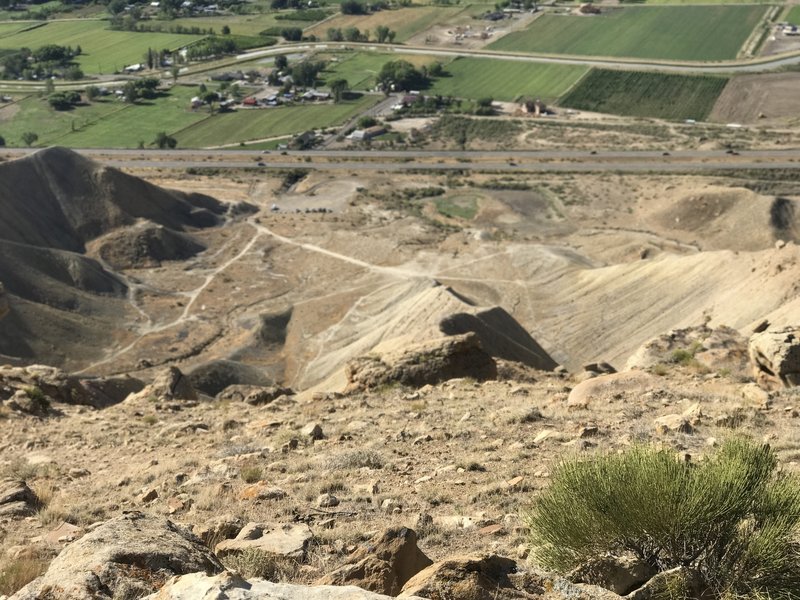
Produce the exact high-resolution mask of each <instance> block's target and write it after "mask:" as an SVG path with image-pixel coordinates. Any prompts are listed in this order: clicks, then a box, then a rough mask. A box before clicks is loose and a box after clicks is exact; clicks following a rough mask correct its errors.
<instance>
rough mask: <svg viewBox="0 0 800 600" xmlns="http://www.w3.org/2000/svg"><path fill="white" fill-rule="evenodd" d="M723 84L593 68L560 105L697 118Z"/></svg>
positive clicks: (722, 80) (715, 80)
mask: <svg viewBox="0 0 800 600" xmlns="http://www.w3.org/2000/svg"><path fill="white" fill-rule="evenodd" d="M727 83H728V79H727V78H724V77H713V76H692V75H677V74H663V73H641V72H636V71H610V70H605V69H593V70H592V71H590V72H589V74H588V75H587V76H586V77H584V78H583V79H582V80H581V81H580V83H579V84H578V85H577V86H576V87H575V88H573V89H572V91H570V92H569V93H568V94H567V95H566V96H564V97H563V98H562V99H561V102H560V104H561V106H564V107H567V108H577V109H580V110H589V111H596V112H606V113H613V114H618V115H626V116H632V117H656V118H661V119H698V120H700V119H705V118H706V117H707V116H708V114H709V113H710V112H711V109H712V108H713V107H714V103H715V102H716V100H717V98H718V97H719V95H720V94H721V93H722V90H723V89H724V88H725V85H726V84H727Z"/></svg>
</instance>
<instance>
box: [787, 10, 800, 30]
mask: <svg viewBox="0 0 800 600" xmlns="http://www.w3.org/2000/svg"><path fill="white" fill-rule="evenodd" d="M786 20H787V21H789V23H791V24H792V25H800V6H793V7H792V9H791V10H790V11H789V15H788V16H787V17H786Z"/></svg>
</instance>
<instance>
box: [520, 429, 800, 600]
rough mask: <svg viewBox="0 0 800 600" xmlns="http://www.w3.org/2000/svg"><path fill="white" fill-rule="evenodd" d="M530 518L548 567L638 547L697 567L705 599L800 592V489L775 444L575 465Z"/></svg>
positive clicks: (650, 453)
mask: <svg viewBox="0 0 800 600" xmlns="http://www.w3.org/2000/svg"><path fill="white" fill-rule="evenodd" d="M524 518H525V521H526V523H527V524H528V525H529V527H530V532H531V546H532V552H531V555H532V557H533V559H534V560H535V561H537V562H539V563H540V564H541V565H542V566H544V567H547V568H551V569H555V570H560V571H564V570H569V569H572V568H574V567H577V566H578V565H580V564H583V563H585V562H587V561H589V560H590V559H592V558H594V557H597V556H600V555H602V554H605V553H613V554H624V553H632V554H634V555H635V556H638V557H639V558H641V559H642V560H644V561H646V562H647V563H649V564H650V565H651V566H653V567H655V568H656V569H658V570H659V571H667V570H669V569H673V568H676V567H686V568H690V569H692V570H693V571H694V572H696V573H697V575H698V576H699V578H700V580H701V582H702V585H703V587H704V590H703V593H704V595H711V596H712V597H718V598H752V599H761V598H770V599H771V600H778V599H786V600H794V599H798V598H800V545H799V544H798V541H800V538H798V533H800V529H799V528H800V485H799V484H798V482H797V480H796V479H795V478H793V477H790V476H788V475H786V474H785V473H781V472H779V471H778V470H777V459H776V457H775V454H774V452H773V451H772V450H771V449H770V447H769V446H768V445H758V444H754V443H752V442H749V441H746V440H731V441H729V442H727V443H725V444H724V445H723V446H722V447H721V448H720V449H719V451H718V452H717V453H716V454H715V455H714V456H711V457H709V458H707V459H705V460H703V461H701V462H698V463H696V464H692V463H686V462H682V461H679V460H677V458H676V457H675V454H674V453H673V452H671V451H667V450H658V449H654V448H650V447H634V448H632V449H630V450H628V451H626V452H625V453H623V454H618V455H607V456H601V457H596V458H592V459H589V460H572V461H566V462H564V463H562V464H561V465H560V466H559V467H558V469H556V471H555V472H554V474H553V478H552V482H551V485H550V487H549V488H548V489H547V490H546V491H544V492H543V493H542V494H541V495H540V496H539V497H538V498H537V499H536V500H535V502H534V503H533V505H532V507H531V508H530V510H529V511H528V512H526V513H525V514H524Z"/></svg>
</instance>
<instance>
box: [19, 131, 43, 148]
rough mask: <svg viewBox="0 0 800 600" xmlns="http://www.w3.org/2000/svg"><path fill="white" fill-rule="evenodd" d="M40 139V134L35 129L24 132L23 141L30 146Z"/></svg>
mask: <svg viewBox="0 0 800 600" xmlns="http://www.w3.org/2000/svg"><path fill="white" fill-rule="evenodd" d="M38 139H39V134H38V133H34V132H33V131H26V132H25V133H23V134H22V142H23V143H24V144H25V145H26V146H28V147H29V148H30V147H31V146H33V145H34V144H35V143H36V141H37V140H38Z"/></svg>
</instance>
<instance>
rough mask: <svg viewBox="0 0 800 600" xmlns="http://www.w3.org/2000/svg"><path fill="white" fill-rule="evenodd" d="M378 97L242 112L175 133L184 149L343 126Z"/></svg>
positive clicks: (212, 119) (208, 119) (219, 115)
mask: <svg viewBox="0 0 800 600" xmlns="http://www.w3.org/2000/svg"><path fill="white" fill-rule="evenodd" d="M379 99H380V98H379V97H378V96H362V97H361V98H359V99H358V100H355V101H349V102H341V103H339V104H318V105H310V106H287V107H277V108H263V109H241V110H238V111H236V112H231V113H223V114H218V115H215V116H213V117H209V118H207V119H205V120H203V121H201V122H199V123H196V124H194V125H192V126H191V127H187V128H186V129H184V130H183V131H179V132H177V133H176V134H175V137H176V138H177V140H178V145H179V147H181V148H203V147H209V146H222V145H225V144H235V143H237V142H240V141H248V140H258V139H266V138H271V137H277V136H282V135H288V134H290V133H301V132H303V131H307V130H308V129H317V128H324V127H331V126H334V125H341V124H342V123H344V122H345V121H347V120H348V119H350V118H352V117H354V116H355V115H357V114H358V113H360V112H362V111H364V110H366V109H367V108H369V107H370V106H371V105H373V104H375V103H376V102H377V101H378V100H379Z"/></svg>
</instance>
